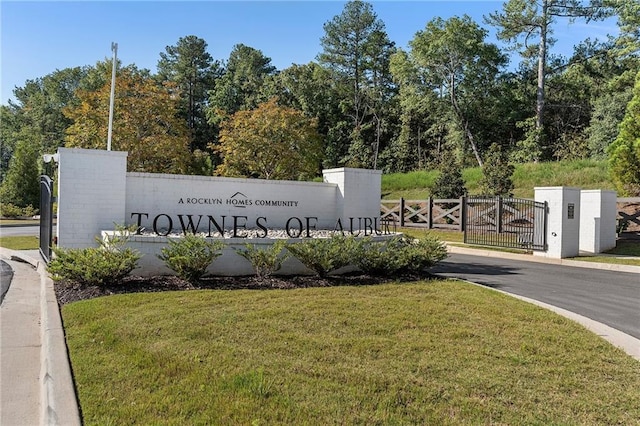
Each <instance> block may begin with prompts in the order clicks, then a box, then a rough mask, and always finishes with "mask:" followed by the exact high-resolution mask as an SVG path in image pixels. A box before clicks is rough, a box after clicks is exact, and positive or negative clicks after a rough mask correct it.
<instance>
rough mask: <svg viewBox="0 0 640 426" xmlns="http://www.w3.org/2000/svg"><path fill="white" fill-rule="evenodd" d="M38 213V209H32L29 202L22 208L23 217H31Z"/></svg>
mask: <svg viewBox="0 0 640 426" xmlns="http://www.w3.org/2000/svg"><path fill="white" fill-rule="evenodd" d="M37 214H38V209H34V208H33V206H32V205H31V204H29V205H28V206H27V207H25V208H24V209H22V216H24V217H33V216H35V215H37Z"/></svg>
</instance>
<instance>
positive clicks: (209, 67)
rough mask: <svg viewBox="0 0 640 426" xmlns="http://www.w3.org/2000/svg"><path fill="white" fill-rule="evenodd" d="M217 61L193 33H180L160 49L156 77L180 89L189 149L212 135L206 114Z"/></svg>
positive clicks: (218, 70) (217, 75)
mask: <svg viewBox="0 0 640 426" xmlns="http://www.w3.org/2000/svg"><path fill="white" fill-rule="evenodd" d="M220 73H221V70H220V64H219V62H218V61H214V60H213V58H212V57H211V55H210V54H209V53H208V52H207V43H206V42H205V41H204V40H203V39H201V38H198V37H196V36H194V35H190V36H186V37H180V38H179V39H178V42H177V43H176V45H175V46H167V47H166V48H165V52H162V53H160V60H159V61H158V79H159V81H161V82H167V81H171V82H174V83H175V84H176V85H177V86H178V88H179V89H180V94H181V103H180V116H181V117H182V118H184V120H185V121H186V123H187V126H188V128H189V131H190V132H191V143H190V145H191V150H192V151H193V150H195V149H204V148H205V147H206V146H207V143H209V142H211V141H212V140H213V138H214V135H215V134H214V132H213V129H212V128H211V126H210V125H209V123H208V122H207V120H206V117H205V106H206V103H207V98H208V95H207V92H208V91H209V90H211V89H213V88H214V84H215V80H216V78H218V77H219V76H220Z"/></svg>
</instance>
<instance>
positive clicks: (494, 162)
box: [480, 144, 515, 197]
mask: <svg viewBox="0 0 640 426" xmlns="http://www.w3.org/2000/svg"><path fill="white" fill-rule="evenodd" d="M514 170H515V167H514V166H513V164H511V163H510V162H509V157H508V155H507V153H506V152H504V150H503V149H502V147H501V146H500V145H498V144H493V145H491V147H490V148H489V151H488V152H487V155H486V158H485V163H484V166H483V167H482V175H483V177H482V179H481V181H480V187H481V188H482V193H483V194H484V195H490V196H502V197H512V196H513V188H514V185H513V179H512V176H513V172H514Z"/></svg>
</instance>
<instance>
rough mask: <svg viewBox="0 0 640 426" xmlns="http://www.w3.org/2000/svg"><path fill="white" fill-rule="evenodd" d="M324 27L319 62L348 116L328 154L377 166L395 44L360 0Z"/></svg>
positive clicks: (343, 161) (340, 160)
mask: <svg viewBox="0 0 640 426" xmlns="http://www.w3.org/2000/svg"><path fill="white" fill-rule="evenodd" d="M324 31H325V35H324V36H323V37H322V38H321V40H320V44H321V46H322V48H323V51H322V52H321V53H320V54H319V55H318V61H319V63H320V65H322V66H324V67H326V68H327V69H329V70H330V71H331V75H332V77H333V79H334V82H335V86H336V90H337V93H338V102H339V105H340V108H341V110H342V113H343V114H344V118H343V120H342V121H341V122H338V123H336V128H338V127H341V128H342V130H343V131H342V132H341V133H342V136H343V137H341V138H338V139H336V140H334V141H333V142H334V144H333V146H330V147H328V149H329V150H330V155H331V156H332V157H334V158H336V161H337V162H338V163H339V164H347V165H350V166H353V167H376V166H377V158H378V153H379V152H380V151H381V145H382V143H383V133H384V132H385V130H386V128H387V127H388V122H387V115H388V113H389V111H388V108H387V107H388V106H389V104H390V102H389V101H390V100H391V97H392V94H393V86H392V84H391V81H392V80H391V75H390V72H389V63H390V58H391V55H392V54H393V53H394V51H395V46H394V43H393V42H391V41H390V40H389V37H388V35H387V33H386V31H385V26H384V23H383V22H382V21H381V20H380V19H378V17H377V15H376V14H375V12H374V11H373V7H372V5H371V4H370V3H366V2H363V1H360V0H355V1H350V2H348V3H346V4H345V7H344V9H343V11H342V13H341V14H340V15H337V16H335V17H333V19H332V20H330V21H328V22H326V23H325V24H324ZM336 165H337V164H336Z"/></svg>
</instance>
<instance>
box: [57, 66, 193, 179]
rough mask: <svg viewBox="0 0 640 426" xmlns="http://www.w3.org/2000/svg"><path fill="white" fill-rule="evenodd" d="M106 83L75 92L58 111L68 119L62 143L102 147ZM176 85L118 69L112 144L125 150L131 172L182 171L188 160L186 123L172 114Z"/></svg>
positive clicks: (132, 69) (143, 72) (176, 103)
mask: <svg viewBox="0 0 640 426" xmlns="http://www.w3.org/2000/svg"><path fill="white" fill-rule="evenodd" d="M110 90H111V83H110V82H108V83H106V84H104V85H103V86H102V87H101V88H100V89H98V90H96V91H88V90H80V91H78V98H79V99H80V103H79V104H78V105H72V106H71V107H69V108H67V109H65V110H64V112H65V116H66V117H68V118H69V119H71V120H73V125H71V126H70V127H69V129H68V130H67V138H66V142H67V143H66V146H68V147H80V148H93V149H105V148H106V143H107V142H106V141H107V127H108V120H107V117H108V116H109V110H108V108H109V98H110ZM177 90H178V89H177V87H175V85H173V84H171V83H165V84H164V85H159V84H158V83H157V82H156V81H155V80H154V79H153V78H152V77H151V76H150V75H149V72H148V71H146V70H138V69H137V68H136V67H135V66H128V67H125V68H121V69H120V70H119V71H118V75H117V78H116V90H115V93H116V96H115V107H114V110H115V113H114V118H113V137H112V148H113V149H114V150H121V151H128V152H129V155H128V158H127V168H128V170H129V171H135V172H154V173H184V172H185V171H186V170H187V167H188V163H189V161H190V153H189V149H188V144H189V136H188V129H187V126H186V123H185V122H184V121H183V120H181V119H180V118H178V114H177V111H178V108H179V102H180V98H179V97H176V96H174V93H176V92H177Z"/></svg>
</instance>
